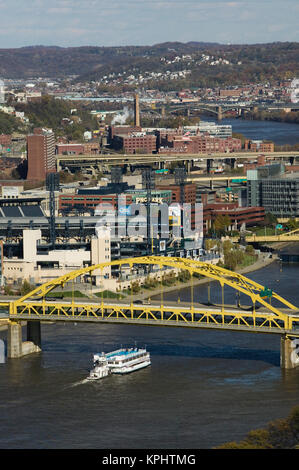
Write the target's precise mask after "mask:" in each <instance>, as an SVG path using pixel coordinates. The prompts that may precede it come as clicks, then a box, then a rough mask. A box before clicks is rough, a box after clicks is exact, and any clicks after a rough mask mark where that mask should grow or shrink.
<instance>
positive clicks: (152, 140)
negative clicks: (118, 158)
mask: <svg viewBox="0 0 299 470" xmlns="http://www.w3.org/2000/svg"><path fill="white" fill-rule="evenodd" d="M113 146H114V148H115V149H116V150H124V152H125V153H136V152H142V153H153V152H156V150H157V137H156V136H155V135H150V134H146V133H145V132H135V133H133V134H129V135H115V136H114V139H113Z"/></svg>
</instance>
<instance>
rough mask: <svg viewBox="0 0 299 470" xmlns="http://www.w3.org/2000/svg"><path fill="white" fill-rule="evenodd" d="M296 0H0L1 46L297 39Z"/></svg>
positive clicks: (250, 42) (119, 44)
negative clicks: (123, 0) (26, 0)
mask: <svg viewBox="0 0 299 470" xmlns="http://www.w3.org/2000/svg"><path fill="white" fill-rule="evenodd" d="M298 14H299V5H298V3H297V2H296V0H286V1H285V2H284V4H283V8H282V3H281V2H280V1H278V0H262V1H260V2H258V1H255V0H254V1H249V0H237V1H226V0H211V1H209V2H208V1H201V0H183V1H182V2H179V1H178V0H153V1H149V0H139V1H137V0H127V2H126V4H125V6H124V3H123V2H120V0H115V1H114V2H112V3H111V2H108V1H107V0H89V1H88V2H84V4H83V3H82V2H79V0H53V2H51V5H49V4H47V2H46V1H45V0H32V1H31V2H30V4H28V2H25V1H24V0H12V1H11V2H10V3H9V4H7V3H6V2H4V1H2V0H0V16H1V20H2V21H1V23H2V29H1V32H0V47H1V48H18V47H24V46H34V45H45V46H54V45H55V46H61V47H70V46H74V47H75V46H87V45H97V46H126V45H137V46H138V45H154V44H157V43H160V42H167V41H179V42H189V41H199V42H216V43H221V44H255V43H271V42H278V41H280V42H286V41H298V40H299V32H298V27H297V24H298V21H297V20H298Z"/></svg>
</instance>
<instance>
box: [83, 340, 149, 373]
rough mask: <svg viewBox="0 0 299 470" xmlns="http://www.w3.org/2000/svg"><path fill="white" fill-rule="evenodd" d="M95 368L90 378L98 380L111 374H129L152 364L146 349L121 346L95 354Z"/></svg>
mask: <svg viewBox="0 0 299 470" xmlns="http://www.w3.org/2000/svg"><path fill="white" fill-rule="evenodd" d="M93 362H94V364H93V365H94V368H93V369H92V370H91V371H90V374H89V376H88V377H87V378H88V380H98V379H102V378H103V377H107V375H109V374H129V373H130V372H134V371H135V370H139V369H143V368H144V367H147V366H149V365H150V364H151V360H150V354H149V352H147V351H146V349H145V348H144V349H138V348H121V349H117V350H115V351H112V352H110V353H106V354H105V353H103V352H102V354H94V356H93Z"/></svg>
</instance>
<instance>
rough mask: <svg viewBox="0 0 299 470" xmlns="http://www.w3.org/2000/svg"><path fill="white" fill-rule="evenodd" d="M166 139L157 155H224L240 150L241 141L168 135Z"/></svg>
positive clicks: (228, 138)
mask: <svg viewBox="0 0 299 470" xmlns="http://www.w3.org/2000/svg"><path fill="white" fill-rule="evenodd" d="M167 139H168V140H167V142H165V143H166V147H164V148H160V149H159V153H189V154H192V153H195V154H197V153H225V152H238V151H240V150H241V149H242V142H241V140H240V139H236V138H233V137H227V138H226V139H222V138H218V137H210V136H208V135H206V136H190V137H189V136H177V135H168V136H167Z"/></svg>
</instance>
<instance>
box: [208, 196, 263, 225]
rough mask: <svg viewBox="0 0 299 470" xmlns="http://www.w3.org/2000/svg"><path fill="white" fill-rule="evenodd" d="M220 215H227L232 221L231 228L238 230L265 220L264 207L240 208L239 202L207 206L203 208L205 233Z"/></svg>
mask: <svg viewBox="0 0 299 470" xmlns="http://www.w3.org/2000/svg"><path fill="white" fill-rule="evenodd" d="M218 215H224V216H225V215H227V216H228V217H229V218H230V221H231V228H232V229H234V230H238V229H240V228H241V227H242V225H244V224H245V225H246V226H247V225H249V226H250V225H256V224H257V223H259V222H262V221H263V220H264V218H265V209H264V208H263V207H238V203H237V202H219V203H214V204H207V205H205V206H204V207H203V224H204V231H208V230H209V229H210V228H211V227H212V225H213V222H214V221H215V219H216V217H217V216H218Z"/></svg>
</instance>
